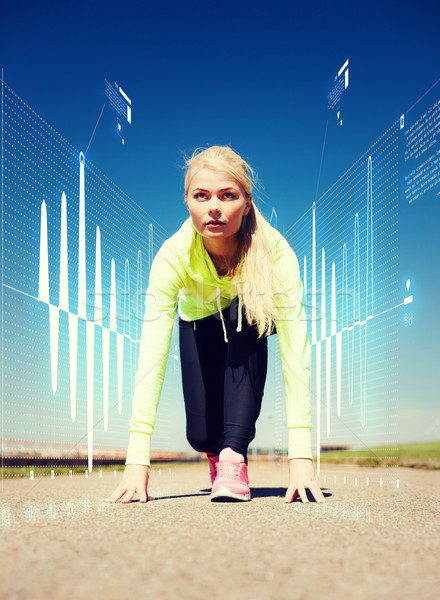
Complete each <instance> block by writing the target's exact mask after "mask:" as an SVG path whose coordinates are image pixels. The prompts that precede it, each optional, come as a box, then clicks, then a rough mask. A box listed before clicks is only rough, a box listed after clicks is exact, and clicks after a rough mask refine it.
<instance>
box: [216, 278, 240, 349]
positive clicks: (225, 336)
mask: <svg viewBox="0 0 440 600" xmlns="http://www.w3.org/2000/svg"><path fill="white" fill-rule="evenodd" d="M216 294H217V308H218V312H219V313H220V319H221V320H222V327H223V337H224V340H225V342H226V343H227V342H228V336H227V335H226V326H225V320H224V318H223V312H222V307H221V304H220V288H219V287H217V290H216ZM241 312H242V302H241V295H239V296H238V323H237V329H236V331H241Z"/></svg>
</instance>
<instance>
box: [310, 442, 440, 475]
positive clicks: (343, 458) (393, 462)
mask: <svg viewBox="0 0 440 600" xmlns="http://www.w3.org/2000/svg"><path fill="white" fill-rule="evenodd" d="M320 460H321V462H326V463H350V464H356V465H363V466H367V467H379V466H381V467H391V466H393V467H412V468H417V469H440V442H425V443H422V444H399V445H398V446H379V447H376V448H372V449H371V450H336V451H330V452H323V453H321V456H320Z"/></svg>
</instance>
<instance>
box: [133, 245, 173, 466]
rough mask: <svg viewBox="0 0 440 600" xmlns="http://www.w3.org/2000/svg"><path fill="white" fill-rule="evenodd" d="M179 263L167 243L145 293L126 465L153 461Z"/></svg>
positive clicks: (158, 257)
mask: <svg viewBox="0 0 440 600" xmlns="http://www.w3.org/2000/svg"><path fill="white" fill-rule="evenodd" d="M176 264H178V260H177V258H176V256H175V255H174V254H173V252H172V250H171V248H170V247H169V246H167V243H166V242H165V243H164V244H163V245H162V247H161V248H160V250H159V252H158V253H157V254H156V256H155V258H154V260H153V263H152V265H151V270H150V278H149V282H148V289H147V292H146V294H145V303H144V305H145V311H144V316H143V322H142V333H141V338H140V342H139V355H138V363H137V369H136V376H135V385H134V391H133V408H132V415H131V419H130V423H129V432H130V437H129V442H128V449H127V457H126V461H125V464H126V465H128V464H142V465H149V464H150V440H151V434H152V433H153V429H154V426H155V423H156V412H157V406H158V404H159V398H160V394H161V391H162V386H163V381H164V377H165V370H166V365H167V361H168V354H169V349H170V343H171V336H172V332H173V325H174V320H175V318H176V305H177V297H178V292H179V289H181V288H182V287H183V283H182V278H181V275H180V274H179V273H178V271H177V270H176V268H175V267H174V265H176ZM139 318H141V317H140V316H139Z"/></svg>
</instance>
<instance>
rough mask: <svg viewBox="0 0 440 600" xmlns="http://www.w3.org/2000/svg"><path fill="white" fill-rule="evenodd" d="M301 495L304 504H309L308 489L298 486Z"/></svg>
mask: <svg viewBox="0 0 440 600" xmlns="http://www.w3.org/2000/svg"><path fill="white" fill-rule="evenodd" d="M298 492H299V495H300V496H301V500H302V503H303V504H308V503H309V499H308V498H307V494H306V490H305V489H304V488H303V487H299V488H298Z"/></svg>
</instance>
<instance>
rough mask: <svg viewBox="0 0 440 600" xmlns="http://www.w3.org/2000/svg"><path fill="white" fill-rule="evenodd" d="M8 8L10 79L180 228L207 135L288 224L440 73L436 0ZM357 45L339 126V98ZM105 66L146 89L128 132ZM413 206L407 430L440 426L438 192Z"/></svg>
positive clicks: (435, 431)
mask: <svg viewBox="0 0 440 600" xmlns="http://www.w3.org/2000/svg"><path fill="white" fill-rule="evenodd" d="M0 11H1V12H0V16H1V23H0V63H1V65H0V66H1V67H2V69H3V77H4V80H5V82H6V83H7V84H8V85H9V86H10V87H11V88H12V89H13V90H14V91H15V92H16V93H17V94H18V95H19V96H20V97H21V98H22V99H23V100H24V101H25V102H26V103H27V104H28V105H29V106H30V107H31V108H32V109H33V110H34V111H35V112H36V113H38V115H40V116H41V117H42V118H43V119H44V120H45V121H46V122H47V123H48V124H50V125H51V127H53V128H54V129H55V130H56V131H57V132H58V133H59V134H60V135H61V136H62V137H63V138H65V139H66V140H68V141H69V143H70V144H72V145H73V146H74V147H75V148H77V149H78V151H83V152H84V153H85V154H86V160H87V161H90V162H92V163H93V164H94V165H95V166H96V167H97V168H98V169H100V170H101V171H102V172H103V173H105V174H106V175H107V176H108V177H109V178H110V179H111V180H112V181H113V182H114V183H115V184H116V185H117V186H118V187H119V188H121V189H122V190H124V192H125V193H126V194H127V195H128V196H129V197H130V198H131V199H132V201H133V205H134V206H139V207H141V208H142V211H144V213H145V214H146V215H147V218H148V219H150V220H151V221H152V222H153V223H154V224H155V225H157V226H158V227H159V226H160V228H161V230H162V231H163V235H164V236H165V237H166V236H167V235H168V236H170V235H172V234H173V233H174V232H175V231H176V230H177V229H178V228H179V227H180V225H181V223H182V222H183V220H184V219H185V218H186V217H187V212H186V208H185V205H184V202H183V177H184V171H183V166H184V160H185V157H186V156H189V155H191V153H192V152H193V150H194V149H195V148H197V147H206V146H208V145H212V144H219V145H230V146H232V147H233V148H234V149H235V150H236V151H237V152H239V153H240V154H241V155H242V156H243V157H244V158H245V159H246V160H247V161H248V162H249V163H250V164H251V165H252V166H253V167H254V168H255V170H256V171H257V173H258V176H259V180H260V185H259V189H258V190H257V192H256V193H255V200H256V202H257V203H258V206H259V207H260V209H261V210H262V212H263V213H264V214H265V216H266V217H268V218H269V217H270V214H271V211H272V208H276V212H277V217H278V220H277V225H278V228H279V230H280V231H281V232H282V233H284V232H287V231H289V229H290V228H291V227H292V225H293V224H295V223H296V222H297V221H298V220H299V219H301V217H302V216H303V215H304V214H305V213H307V211H310V207H311V205H312V203H313V202H314V201H316V200H319V198H322V197H323V196H324V195H325V193H326V190H328V189H329V188H331V186H332V185H333V184H334V183H335V181H337V180H338V179H339V178H340V177H341V176H343V174H344V173H346V171H347V169H349V168H350V167H351V165H353V163H355V162H356V160H358V158H359V157H361V156H363V155H364V154H365V153H366V152H367V150H368V149H369V148H370V147H371V146H373V145H374V144H375V143H376V141H377V140H378V139H379V138H380V137H381V136H382V134H383V133H384V132H385V131H386V130H388V128H389V127H390V126H391V125H392V124H393V123H395V122H396V121H397V120H398V119H399V117H400V115H402V114H403V113H406V112H407V111H408V109H409V108H410V107H412V106H413V105H414V104H415V103H417V102H418V101H419V99H420V98H421V97H422V96H423V94H424V93H425V92H426V91H427V90H429V89H430V88H431V87H432V86H434V85H435V84H436V82H437V81H438V79H439V77H440V61H439V59H438V57H439V56H440V52H439V51H440V38H439V36H438V23H439V17H440V8H439V7H438V4H437V3H436V2H409V1H399V2H396V1H391V2H385V3H384V2H377V1H376V0H373V1H372V2H369V3H368V4H367V5H362V7H361V8H360V7H359V5H357V4H356V3H353V2H332V3H330V2H311V3H299V2H276V1H275V2H271V3H266V2H265V3H262V2H248V1H243V2H240V3H237V2H222V3H221V4H219V3H206V2H190V1H189V2H185V3H171V2H167V1H165V2H161V3H153V2H132V1H128V2H124V3H123V4H121V3H120V2H113V1H112V0H110V1H106V2H99V1H98V2H93V3H90V2H88V3H85V2H80V1H79V2H52V1H48V2H41V3H35V2H28V1H23V2H16V3H7V5H5V3H3V5H2V8H1V9H0ZM347 59H349V71H350V83H349V87H348V88H347V89H346V90H345V92H344V96H343V98H342V102H341V112H342V120H343V124H342V126H338V125H337V124H336V117H335V114H334V112H330V111H329V110H328V107H327V96H328V94H329V92H330V90H331V88H332V86H333V83H334V81H333V80H334V76H335V75H336V74H337V72H338V69H339V68H340V67H341V66H342V65H343V64H344V63H345V61H346V60H347ZM106 79H107V80H108V81H109V82H110V83H113V82H117V83H118V85H119V86H120V87H121V88H122V89H123V90H124V91H125V92H126V93H127V94H128V96H129V97H130V99H131V106H132V123H131V125H128V124H126V123H124V144H122V143H121V138H120V137H119V136H118V135H117V133H116V127H115V113H114V111H113V109H112V108H111V107H110V106H109V103H108V102H107V98H106V96H105V80H106ZM439 87H440V86H438V85H437V87H434V88H433V89H432V90H431V91H430V92H429V94H430V97H433V98H434V97H437V98H438V97H439V96H440V91H439ZM435 94H437V95H436V96H435ZM411 114H413V113H411ZM436 189H437V188H436ZM422 200H423V199H422ZM428 202H429V204H428ZM416 204H417V206H416ZM399 206H401V208H402V210H401V213H400V215H399V219H400V221H399V224H400V230H399V257H400V261H401V263H400V264H401V265H402V266H401V274H402V282H403V281H404V280H406V278H407V277H408V278H411V280H412V281H414V282H415V284H417V286H418V288H417V291H418V293H419V299H420V301H421V303H420V304H419V307H420V309H419V310H420V311H421V312H420V313H419V314H418V328H417V330H416V331H413V332H412V335H413V336H414V337H413V338H411V342H410V343H408V339H405V340H403V342H402V344H401V356H400V359H399V360H400V367H401V368H400V386H399V387H400V397H399V403H400V404H399V406H400V417H399V418H400V419H401V421H400V424H399V427H400V433H401V438H402V440H403V439H404V440H412V441H418V440H424V439H439V437H440V414H439V411H438V392H436V389H438V386H437V384H438V383H440V382H439V376H438V374H437V369H436V365H438V356H439V351H440V349H439V342H438V339H439V336H438V334H439V323H438V316H436V312H435V311H436V299H437V298H438V294H439V291H440V289H439V283H438V277H436V276H438V275H439V273H438V271H439V269H438V259H437V258H436V257H438V251H439V243H438V241H437V238H435V233H436V227H437V225H438V223H439V208H438V201H437V203H435V199H433V198H432V197H429V199H428V200H425V206H423V205H422V201H420V202H418V203H414V206H415V208H414V211H412V212H411V213H410V212H409V210H408V206H407V203H405V200H404V199H401V198H399ZM427 214H429V215H430V217H431V218H430V219H426V215H427ZM145 235H147V232H145ZM409 238H411V243H409V242H408V243H406V240H409ZM414 248H415V249H418V251H419V252H420V255H419V254H417V253H416V252H415V251H414ZM294 249H295V248H294ZM405 261H406V262H405ZM405 269H407V271H405ZM402 285H403V284H402ZM421 308H423V311H422V310H421ZM414 347H417V348H418V355H417V357H414V354H413V352H411V351H410V350H411V348H414ZM436 386H437V387H436ZM266 416H267V415H266ZM265 439H267V437H266V438H265Z"/></svg>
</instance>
